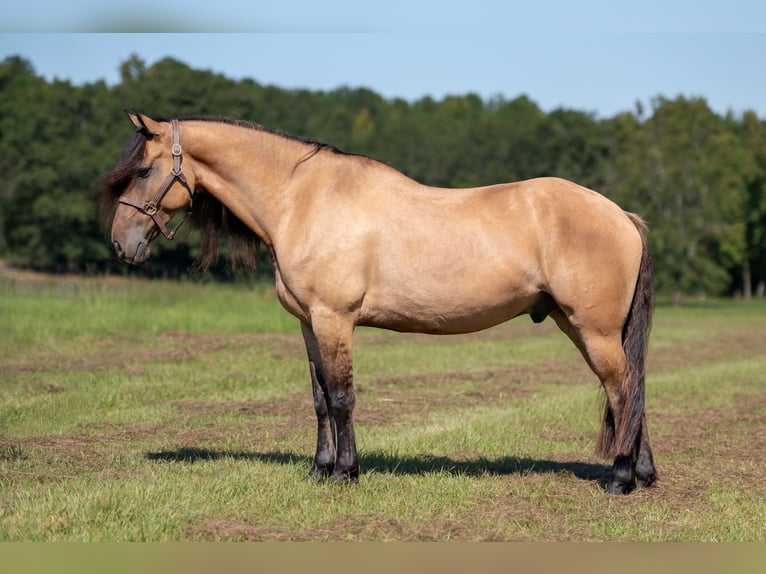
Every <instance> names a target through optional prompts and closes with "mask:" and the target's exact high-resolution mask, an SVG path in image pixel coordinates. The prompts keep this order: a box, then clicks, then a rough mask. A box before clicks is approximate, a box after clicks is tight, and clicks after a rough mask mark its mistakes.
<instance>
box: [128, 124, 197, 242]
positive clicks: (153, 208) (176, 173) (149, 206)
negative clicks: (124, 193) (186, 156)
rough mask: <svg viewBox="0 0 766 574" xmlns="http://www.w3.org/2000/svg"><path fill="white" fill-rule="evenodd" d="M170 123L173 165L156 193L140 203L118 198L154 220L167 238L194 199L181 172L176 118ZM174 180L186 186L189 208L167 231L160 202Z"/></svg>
mask: <svg viewBox="0 0 766 574" xmlns="http://www.w3.org/2000/svg"><path fill="white" fill-rule="evenodd" d="M171 124H172V126H173V147H172V148H170V153H171V154H172V155H173V167H172V168H171V170H170V173H169V174H168V176H167V177H166V178H165V181H164V182H163V183H162V185H161V186H160V188H159V189H158V190H157V193H155V194H154V197H153V198H152V200H151V201H147V202H146V203H141V202H139V201H135V200H132V199H130V198H129V197H121V198H120V199H119V202H120V203H124V204H125V205H130V206H131V207H135V208H136V209H137V210H138V211H140V212H141V213H143V214H145V215H148V216H149V217H151V218H152V220H153V221H154V224H155V225H156V226H157V228H158V229H159V230H160V232H161V233H162V235H164V236H165V238H167V239H173V237H175V234H176V232H177V231H178V229H179V228H180V227H181V225H183V223H184V221H186V218H187V217H189V214H190V213H191V208H192V200H193V199H194V193H193V192H192V189H191V187H190V186H189V182H188V181H187V179H186V176H185V175H184V174H183V171H182V170H181V163H182V162H183V156H182V153H181V152H182V150H181V134H180V131H179V129H178V120H172V122H171ZM176 180H178V181H179V182H180V183H181V185H183V186H184V187H185V188H186V191H188V192H189V209H188V211H187V212H186V215H184V216H183V218H182V219H181V221H179V222H178V225H176V227H175V229H173V230H172V231H169V230H168V228H167V225H165V222H164V221H162V219H160V216H159V210H160V202H161V201H162V198H164V197H165V194H166V193H167V192H168V191H169V190H170V188H171V186H172V185H173V184H174V183H175V182H176Z"/></svg>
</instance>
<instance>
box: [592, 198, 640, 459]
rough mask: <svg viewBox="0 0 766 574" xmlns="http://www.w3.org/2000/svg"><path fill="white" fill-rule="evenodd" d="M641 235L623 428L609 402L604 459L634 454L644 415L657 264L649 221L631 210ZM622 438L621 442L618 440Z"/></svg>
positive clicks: (601, 445) (626, 333)
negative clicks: (617, 422) (651, 247)
mask: <svg viewBox="0 0 766 574" xmlns="http://www.w3.org/2000/svg"><path fill="white" fill-rule="evenodd" d="M628 216H629V217H630V219H631V221H633V224H634V225H635V226H636V229H638V233H639V234H640V235H641V244H642V252H641V266H640V267H639V271H638V278H637V280H636V290H635V292H634V294H633V302H632V303H631V306H630V311H628V316H627V318H626V319H625V325H624V326H623V328H622V348H623V350H624V351H625V356H626V357H627V359H628V373H627V375H626V379H625V383H624V384H623V387H622V393H623V396H622V405H623V410H622V416H621V417H620V428H619V429H615V428H614V415H613V414H612V410H611V408H610V407H609V403H608V402H607V404H606V408H605V409H604V420H603V424H602V426H601V434H600V436H599V440H598V444H597V446H596V452H597V454H598V455H599V456H602V457H604V458H614V457H616V456H618V455H628V454H631V453H633V451H634V449H635V446H636V444H637V441H638V440H639V438H640V436H641V421H642V418H643V416H644V379H645V376H646V367H645V364H646V353H647V349H648V347H649V331H650V330H651V327H652V311H653V310H654V266H653V264H652V256H651V253H650V251H649V240H648V237H647V228H646V224H645V223H644V222H643V221H642V220H641V218H640V217H638V216H637V215H634V214H632V213H628ZM618 438H619V442H618Z"/></svg>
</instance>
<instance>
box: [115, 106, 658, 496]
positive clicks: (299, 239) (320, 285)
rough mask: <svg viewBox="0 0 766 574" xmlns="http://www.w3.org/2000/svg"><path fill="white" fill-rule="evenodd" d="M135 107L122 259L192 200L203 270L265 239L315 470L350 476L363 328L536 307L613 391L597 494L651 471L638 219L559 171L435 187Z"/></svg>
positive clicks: (463, 328) (378, 167) (245, 128)
mask: <svg viewBox="0 0 766 574" xmlns="http://www.w3.org/2000/svg"><path fill="white" fill-rule="evenodd" d="M128 115H129V117H130V119H131V121H132V122H133V124H134V126H135V132H134V133H133V135H132V137H131V138H130V140H129V142H128V144H127V145H126V147H125V148H124V149H123V151H122V153H121V155H120V157H119V158H118V160H117V161H116V164H115V165H114V167H113V168H112V169H111V171H109V172H108V173H107V174H105V176H104V178H103V180H102V192H103V198H104V200H105V205H107V206H108V208H107V209H106V210H105V218H106V221H107V226H108V227H110V228H111V241H112V244H113V246H114V249H115V252H116V254H117V256H118V257H119V258H120V259H121V260H122V261H124V262H127V263H131V264H139V263H142V262H143V261H145V260H146V259H147V258H148V257H149V246H150V243H151V242H152V240H154V239H155V238H156V237H158V236H159V235H160V234H162V235H163V236H165V237H166V238H168V239H172V238H173V236H174V235H175V232H176V229H177V226H176V224H175V223H174V224H172V227H173V228H172V229H171V228H170V227H171V219H173V218H176V219H177V218H178V217H180V214H184V213H186V214H188V212H190V211H191V206H192V202H193V203H194V210H193V213H192V214H193V216H194V217H195V218H196V220H197V222H198V223H199V225H200V227H201V240H200V241H201V247H200V248H201V252H202V255H201V266H202V267H206V266H209V265H210V264H211V262H212V261H214V260H215V258H216V257H217V253H218V246H219V239H221V238H224V237H225V238H227V239H228V250H229V255H230V256H231V257H232V258H233V261H235V262H239V263H240V264H246V263H252V262H253V261H254V260H255V254H256V250H257V249H258V247H259V245H265V247H266V248H267V249H268V251H269V253H270V255H271V260H272V264H273V268H274V275H275V278H276V291H277V295H278V298H279V301H280V302H281V304H282V305H283V306H284V308H285V309H286V310H287V311H289V312H290V313H292V314H293V315H294V316H295V317H297V318H298V319H299V320H300V324H301V329H302V334H303V339H304V341H305V345H306V350H307V353H308V361H309V371H310V375H311V383H312V388H313V397H314V407H315V410H316V416H317V427H318V432H317V446H316V454H315V457H314V461H313V465H312V470H311V475H312V476H313V477H315V478H317V479H320V480H321V479H325V478H328V479H329V480H330V481H333V482H356V481H357V480H358V476H359V461H358V456H357V450H356V440H355V435H354V418H353V412H354V404H355V401H356V399H355V394H354V383H353V367H352V334H353V331H354V328H355V327H356V326H357V325H365V326H372V327H380V328H385V329H391V330H394V331H402V332H419V333H431V334H456V333H468V332H472V331H478V330H481V329H486V328H488V327H491V326H493V325H497V324H499V323H501V322H504V321H506V320H509V319H512V318H514V317H517V316H519V315H524V314H529V315H530V316H531V318H532V320H533V321H534V322H536V323H539V322H541V321H543V320H544V319H545V318H546V317H547V316H550V317H552V318H553V320H554V321H555V322H556V324H557V325H558V327H559V328H560V329H561V330H562V331H563V332H564V333H565V334H566V335H567V336H568V337H569V338H570V339H571V340H572V342H573V343H574V344H575V346H576V347H577V348H578V349H579V350H580V352H581V353H582V355H583V357H584V358H585V360H586V361H587V363H588V365H589V366H590V368H591V369H592V371H593V372H594V373H595V374H596V376H597V377H598V379H599V380H600V382H601V384H602V386H603V388H604V390H605V392H606V401H605V403H606V404H605V408H604V413H603V420H602V425H601V431H600V434H599V437H598V440H597V446H596V451H597V454H598V455H600V456H602V457H604V458H608V459H613V467H612V471H611V475H610V477H609V479H608V482H607V485H606V490H607V491H608V492H610V493H616V494H627V493H629V492H630V491H632V490H633V489H634V488H636V487H637V486H648V485H650V484H652V483H653V482H654V481H655V480H656V478H657V473H656V471H655V466H654V461H653V458H652V452H651V448H650V445H649V435H648V431H647V425H646V415H645V406H644V386H645V385H644V379H645V368H644V364H645V359H646V352H647V344H648V335H649V330H650V325H651V315H652V308H653V299H654V291H653V284H652V261H651V256H650V254H649V249H648V242H647V230H646V226H645V225H644V223H643V222H642V220H641V219H640V218H639V217H638V216H636V215H634V214H631V213H628V212H626V211H623V210H622V209H621V208H620V207H619V206H617V205H616V204H615V203H613V202H612V201H610V200H609V199H607V198H606V197H604V196H602V195H600V194H598V193H596V192H595V191H592V190H589V189H586V188H584V187H581V186H579V185H577V184H575V183H572V182H570V181H567V180H563V179H559V178H552V177H550V178H537V179H531V180H527V181H520V182H516V183H506V184H500V185H491V186H487V187H479V188H473V189H441V188H434V187H428V186H425V185H421V184H420V183H417V182H416V181H413V180H412V179H410V178H409V177H407V176H405V175H404V174H402V173H400V172H398V171H396V170H395V169H393V168H391V167H389V166H387V165H385V164H383V163H381V162H378V161H376V160H374V159H371V158H369V157H366V156H361V155H354V154H348V153H344V152H342V151H340V150H338V149H336V148H334V147H332V146H330V145H327V144H323V143H320V142H317V141H315V140H306V139H301V138H297V137H294V136H291V135H288V134H284V133H280V132H277V131H273V130H270V129H267V128H264V127H263V126H260V125H257V124H251V123H245V122H238V121H231V120H212V119H204V118H193V119H184V120H181V121H179V120H172V121H166V120H155V119H152V118H150V117H147V116H142V115H141V114H139V113H137V112H136V113H129V114H128ZM182 141H183V149H182V148H181V142H182ZM184 219H185V216H184ZM181 222H183V220H182V221H181ZM178 225H180V223H179V224H178Z"/></svg>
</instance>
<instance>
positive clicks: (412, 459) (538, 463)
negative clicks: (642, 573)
mask: <svg viewBox="0 0 766 574" xmlns="http://www.w3.org/2000/svg"><path fill="white" fill-rule="evenodd" d="M146 458H147V459H148V460H153V461H164V462H182V463H194V462H198V461H207V460H219V459H225V458H230V459H235V460H257V461H261V462H266V463H272V464H305V465H306V467H309V466H310V465H311V462H312V458H311V457H309V456H305V455H301V454H296V453H292V452H265V453H260V452H238V451H230V450H208V449H204V448H196V447H181V448H179V449H177V450H170V451H161V452H150V453H147V454H146ZM359 465H360V466H361V468H362V472H363V473H368V474H369V473H381V474H402V475H405V474H408V475H419V474H423V475H425V474H433V473H442V472H446V473H450V474H455V475H459V476H483V475H500V476H503V475H512V474H521V475H524V474H540V473H549V472H552V473H556V472H568V473H570V474H572V475H573V476H575V477H576V478H578V479H580V480H590V481H594V482H598V483H599V484H601V485H602V486H604V485H605V484H606V481H607V479H608V478H609V474H610V472H611V466H606V465H603V464H592V463H587V462H557V461H552V460H536V459H531V458H519V457H514V456H504V457H501V458H497V459H486V458H478V459H474V460H453V459H451V458H449V457H446V456H431V455H428V454H422V455H416V456H399V455H391V454H386V453H382V452H366V453H360V455H359Z"/></svg>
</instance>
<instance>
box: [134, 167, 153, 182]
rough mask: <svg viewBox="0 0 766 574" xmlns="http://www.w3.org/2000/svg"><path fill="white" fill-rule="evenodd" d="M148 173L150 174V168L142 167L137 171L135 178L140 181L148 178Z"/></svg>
mask: <svg viewBox="0 0 766 574" xmlns="http://www.w3.org/2000/svg"><path fill="white" fill-rule="evenodd" d="M150 173H152V168H150V167H142V168H140V169H139V170H138V173H137V176H138V177H139V178H141V179H146V178H147V177H149V174H150Z"/></svg>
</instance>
